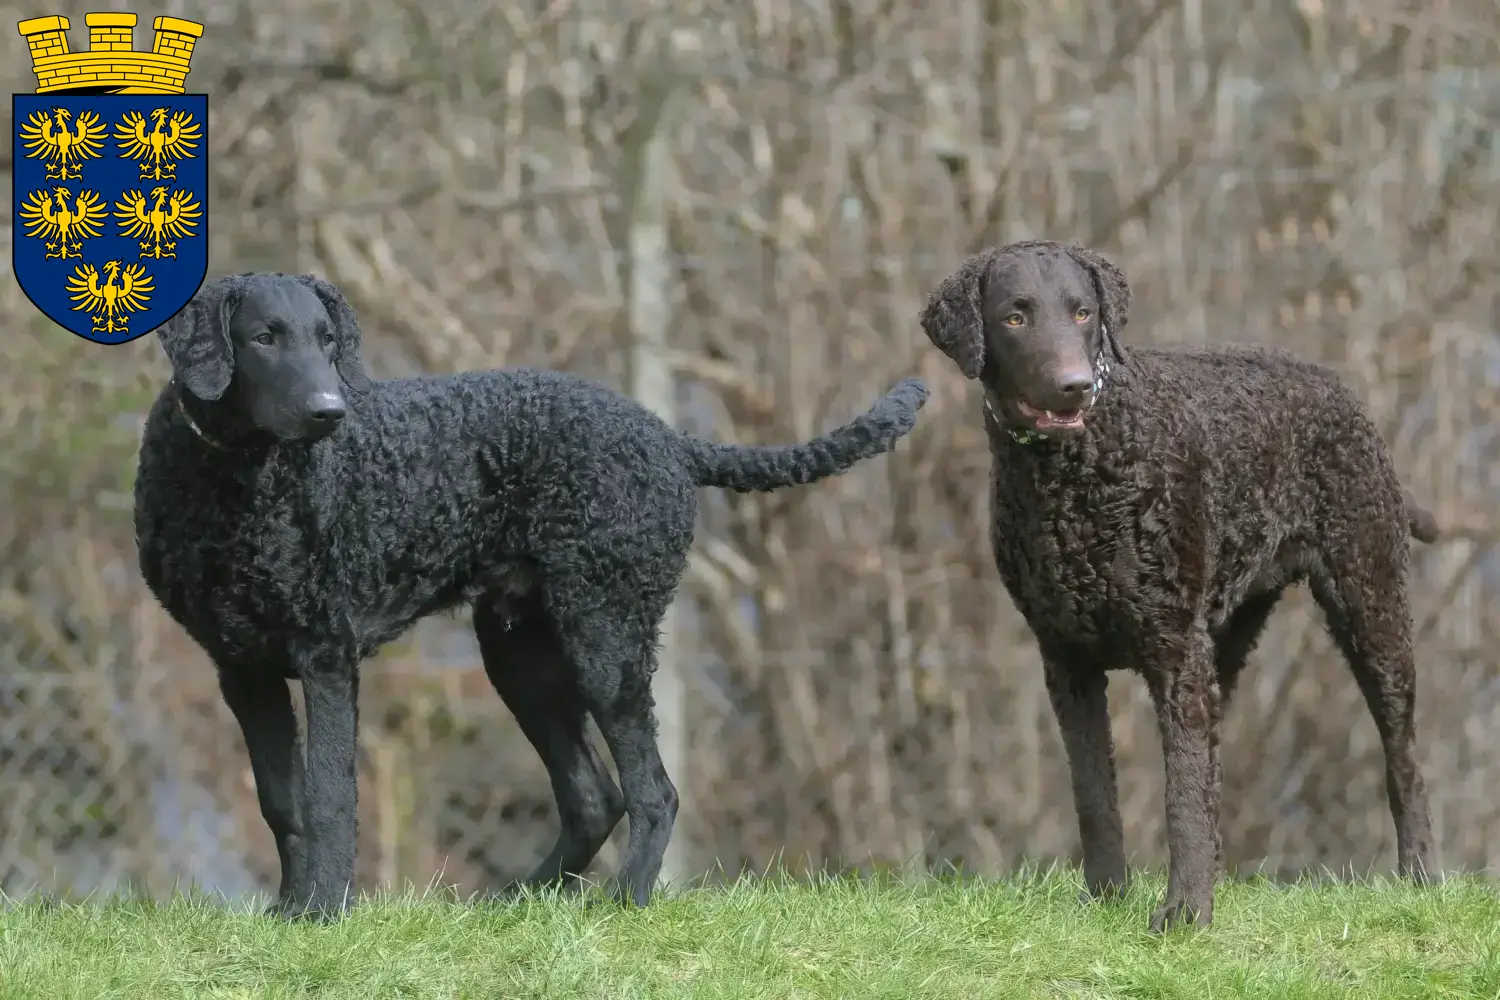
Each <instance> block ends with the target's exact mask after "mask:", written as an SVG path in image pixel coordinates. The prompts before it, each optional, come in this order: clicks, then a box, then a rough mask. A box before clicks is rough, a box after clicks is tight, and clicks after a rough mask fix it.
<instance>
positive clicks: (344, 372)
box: [135, 274, 927, 916]
mask: <svg viewBox="0 0 1500 1000" xmlns="http://www.w3.org/2000/svg"><path fill="white" fill-rule="evenodd" d="M160 338H161V342H162V345H163V347H164V348H165V351H166V354H167V356H168V358H169V360H170V361H171V363H172V367H173V370H174V378H173V380H172V381H171V382H170V383H169V384H168V385H167V387H166V388H165V389H164V390H163V391H162V393H161V394H160V396H159V397H158V398H157V400H156V403H155V405H154V406H153V407H152V409H151V412H150V416H149V418H148V420H147V423H146V428H145V433H144V439H143V441H142V445H141V451H140V467H139V476H138V478H137V481H136V492H135V519H136V539H137V545H138V548H139V554H140V565H141V570H142V572H143V574H144V577H145V580H146V582H147V584H148V585H149V586H150V588H151V590H152V591H153V592H154V593H155V595H156V596H157V598H158V599H159V600H160V601H161V603H162V605H163V606H164V607H165V608H166V610H167V611H168V612H169V613H170V614H171V616H172V617H173V618H174V619H176V620H177V621H178V622H179V623H180V624H181V625H182V626H183V628H184V629H185V630H186V631H187V632H188V634H189V635H191V636H192V638H193V639H194V640H196V641H197V642H198V643H199V644H200V645H201V646H202V647H203V648H204V650H205V651H206V652H207V653H208V654H209V656H210V657H211V658H212V659H213V661H214V663H215V664H216V666H217V668H218V672H219V678H220V685H221V689H222V691H223V694H224V698H225V700H226V702H227V703H228V705H229V707H230V709H231V710H232V711H233V713H234V715H235V716H236V719H237V720H238V722H239V724H240V726H241V728H242V730H243V732H244V737H245V742H246V745H247V749H248V751H249V756H250V761H251V766H252V770H253V773H254V776H255V782H256V789H257V793H258V796H259V799H260V805H261V810H262V813H263V815H264V817H265V819H266V822H267V824H268V825H269V826H270V828H271V830H272V831H273V833H274V835H275V838H276V844H277V850H278V854H279V856H280V860H281V867H282V877H281V885H280V890H279V893H278V901H277V904H276V908H277V909H278V910H279V911H280V912H282V913H285V914H302V913H312V914H317V915H325V916H326V915H330V914H333V913H336V912H339V911H341V910H342V909H343V908H344V907H345V906H346V905H347V902H346V894H347V889H348V886H349V883H350V880H351V878H352V875H353V864H354V850H355V801H356V789H355V784H356V783H355V758H356V749H355V748H356V699H357V692H358V672H357V666H358V664H359V662H360V661H361V660H362V659H364V658H365V657H366V656H368V655H370V654H371V653H372V652H373V651H374V650H375V649H376V648H377V647H379V646H380V645H381V644H382V643H385V642H388V641H390V640H391V639H393V638H395V637H396V636H397V635H399V634H400V633H401V632H403V631H404V630H405V629H406V628H407V627H409V626H410V625H411V624H412V623H413V622H414V621H416V620H417V619H419V618H421V617H423V616H426V615H430V614H433V613H434V612H438V611H441V610H443V609H447V608H452V607H454V606H457V605H460V604H462V603H464V602H472V605H473V620H474V628H475V631H476V633H477V634H478V638H479V643H480V648H481V651H482V654H483V659H484V666H485V670H486V672H487V673H488V675H489V678H490V680H491V682H492V683H493V684H494V687H495V689H496V690H497V691H498V692H499V694H500V696H501V697H502V698H503V699H504V701H505V703H506V705H507V706H508V707H509V708H510V709H511V711H512V712H513V713H514V714H515V717H516V719H517V721H518V722H519V724H520V725H521V727H522V729H523V730H524V731H525V733H526V736H527V737H528V739H529V740H530V741H531V743H532V744H533V745H534V746H535V748H536V750H537V752H538V754H539V755H540V756H541V758H542V760H543V761H544V762H545V764H546V766H547V770H548V772H549V774H550V776H551V780H552V785H553V789H554V792H555V794H556V798H557V804H558V811H559V813H560V818H561V827H562V829H561V832H560V833H559V835H558V838H557V842H556V845H555V846H554V848H553V849H552V851H551V853H550V854H549V855H548V856H547V858H546V859H545V860H544V861H542V862H541V864H540V865H539V866H538V868H537V869H536V870H535V871H534V872H533V873H532V874H531V875H530V876H529V877H528V881H529V882H532V883H570V882H572V881H573V878H574V875H575V873H577V872H580V871H582V870H584V869H585V868H586V866H587V865H588V864H589V862H590V861H591V860H592V859H593V857H594V856H595V854H596V853H597V852H598V850H599V848H600V847H601V846H602V844H603V843H604V840H605V838H606V837H608V835H609V833H610V831H611V830H612V829H613V828H614V826H615V825H616V824H617V823H618V821H619V819H620V818H621V816H622V815H625V814H628V815H629V817H630V839H629V846H628V850H627V855H626V859H625V862H624V865H623V868H622V872H621V874H620V876H619V879H618V882H617V885H616V889H615V892H616V895H617V896H618V897H619V898H621V899H622V900H627V901H634V902H636V903H642V904H643V903H645V902H646V901H647V899H648V894H649V892H650V890H651V887H652V884H653V882H654V881H655V879H656V876H657V874H658V872H659V870H660V866H661V859H662V854H663V852H664V850H665V848H666V845H667V841H668V838H669V836H670V833H671V827H672V824H673V820H674V818H675V816H676V808H677V795H676V791H675V789H674V788H673V786H672V783H671V781H670V779H669V778H668V776H667V774H666V772H665V771H664V769H663V767H662V764H661V759H660V757H659V755H658V752H657V745H656V738H655V723H654V720H653V717H652V698H651V693H650V687H649V684H650V677H651V674H652V671H653V669H654V666H655V655H656V643H657V638H658V626H659V624H660V622H661V620H662V617H663V615H664V613H665V612H666V610H667V607H668V605H669V603H670V602H671V601H672V598H673V593H674V591H675V589H676V587H677V585H678V582H679V580H680V578H681V576H682V574H683V571H684V569H685V567H686V562H687V552H688V547H689V545H690V543H691V540H692V536H693V529H694V522H695V518H696V510H697V507H696V495H695V492H694V490H695V487H698V486H718V487H725V488H729V489H734V490H740V491H750V490H774V489H778V488H781V487H786V486H793V485H798V484H804V483H812V482H815V481H817V480H820V479H823V478H825V477H828V476H832V475H837V474H839V473H841V472H844V471H846V470H847V469H849V468H850V467H851V466H852V465H853V464H854V463H856V462H858V461H860V460H862V459H865V458H868V457H871V456H874V455H878V454H881V453H883V452H885V451H888V450H889V449H890V448H892V447H893V446H894V444H895V443H896V441H897V440H899V439H900V438H901V437H902V436H903V435H905V434H906V433H907V432H908V431H910V430H911V429H912V427H913V425H914V423H915V420H916V413H917V410H919V409H920V408H921V406H922V405H923V403H924V401H925V400H926V398H927V391H926V389H925V388H924V387H923V385H922V383H921V382H920V381H918V380H915V379H907V380H904V381H902V382H900V383H898V384H897V385H896V386H895V388H894V389H893V390H892V391H891V393H890V394H889V395H887V396H886V397H885V398H884V399H883V400H882V401H881V402H879V403H878V404H877V405H876V406H875V407H874V408H873V409H871V410H870V411H869V412H868V413H866V414H865V415H864V416H862V417H860V418H858V419H857V420H855V421H854V422H852V423H850V424H848V425H846V426H844V427H841V428H839V429H837V430H834V431H833V432H831V433H829V434H827V435H825V436H823V437H819V438H817V439H815V440H813V441H811V442H809V443H806V444H801V445H794V446H785V447H740V446H726V445H719V444H713V443H709V442H706V441H702V440H698V439H695V438H692V437H689V436H686V435H684V434H681V433H679V432H678V431H675V430H673V429H672V428H671V427H669V426H667V425H666V424H665V423H663V422H662V421H661V420H659V419H658V418H657V417H656V416H654V415H653V414H652V413H651V412H650V411H648V410H646V409H645V408H643V407H641V406H640V405H638V404H636V403H635V402H632V401H631V400H629V399H626V398H624V397H622V396H620V395H618V394H616V393H614V392H611V391H610V390H608V389H606V388H604V387H602V386H600V385H597V384H594V383H592V382H588V381H585V380H583V379H581V378H577V377H574V376H571V375H567V374H562V373H558V372H551V371H541V370H532V369H515V370H506V371H485V372H467V373H463V374H457V375H449V376H443V377H430V378H405V379H393V380H387V381H374V382H372V381H371V380H370V379H369V378H368V377H367V376H366V375H365V372H364V369H363V366H362V363H361V361H360V355H359V349H360V331H359V327H358V325H357V323H356V319H355V316H354V313H353V311H352V310H351V309H350V307H349V306H348V305H347V304H346V303H345V301H344V299H343V297H342V295H341V294H340V293H339V292H338V290H337V289H336V288H335V287H334V286H332V285H330V284H328V283H327V282H325V281H322V280H320V279H317V278H314V277H312V276H310V275H299V276H287V275H279V274H252V275H239V276H234V277H230V278H224V279H219V280H215V281H212V282H209V283H208V284H206V285H205V286H204V288H203V289H202V291H201V292H200V293H199V294H198V296H197V297H196V298H195V299H194V300H193V302H192V303H191V304H190V305H189V307H188V308H187V310H185V311H184V312H183V313H182V314H180V315H179V316H178V317H177V318H175V319H174V320H173V321H172V322H170V323H169V324H167V325H166V326H165V327H163V328H162V329H161V330H160ZM346 410H347V417H345V416H344V413H345V411H346ZM290 678H300V679H301V681H302V684H303V696H304V699H305V705H306V709H307V717H308V719H307V722H308V736H307V752H306V760H305V762H304V760H303V755H302V753H301V752H300V747H299V738H298V734H297V726H296V722H295V717H294V715H293V709H292V702H291V699H290V695H289V691H288V688H287V684H286V681H287V679H290ZM587 714H591V715H592V716H593V717H594V719H595V720H596V721H597V722H598V724H599V727H600V729H601V731H602V732H603V735H604V737H605V740H606V742H607V744H608V746H609V749H610V752H611V754H612V756H613V757H614V759H615V763H616V765H617V767H618V770H619V775H620V788H617V787H616V785H615V783H614V782H613V781H612V780H611V778H610V776H609V773H608V771H607V770H606V769H605V767H604V764H603V762H602V761H601V760H600V758H599V756H598V754H597V753H596V752H595V750H594V749H593V746H592V745H591V743H590V742H589V740H588V738H587V736H586V733H585V729H584V724H585V716H586V715H587ZM621 789H623V796H622V794H621Z"/></svg>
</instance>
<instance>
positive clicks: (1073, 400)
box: [1057, 368, 1094, 406]
mask: <svg viewBox="0 0 1500 1000" xmlns="http://www.w3.org/2000/svg"><path fill="white" fill-rule="evenodd" d="M1093 387H1094V373H1093V372H1091V371H1089V370H1088V369H1087V368H1070V369H1068V370H1067V371H1065V372H1063V373H1062V374H1061V375H1059V376H1058V378H1057V394H1058V396H1059V397H1060V399H1061V400H1065V401H1066V402H1067V405H1068V406H1082V405H1083V401H1084V400H1085V399H1086V398H1088V394H1089V390H1091V389H1093Z"/></svg>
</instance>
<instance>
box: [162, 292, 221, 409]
mask: <svg viewBox="0 0 1500 1000" xmlns="http://www.w3.org/2000/svg"><path fill="white" fill-rule="evenodd" d="M240 285H241V281H240V279H239V278H238V277H224V278H214V279H213V280H212V281H206V282H204V283H203V287H201V288H199V289H198V294H196V295H194V296H193V297H192V299H191V300H190V301H189V302H188V304H187V305H186V306H184V307H183V308H182V311H181V312H180V313H178V314H177V315H176V316H173V317H172V318H171V319H169V320H167V321H166V322H165V323H163V324H162V325H161V326H160V327H158V328H157V331H156V335H157V337H158V338H159V339H160V340H161V346H162V350H163V351H165V352H166V355H167V360H168V361H170V362H171V363H172V375H173V377H175V378H176V379H177V381H179V382H181V383H182V384H183V385H184V386H186V387H187V390H188V392H191V393H192V394H193V395H194V396H197V397H198V398H199V399H202V400H207V401H210V402H212V401H213V400H215V399H218V398H219V397H220V396H222V395H224V390H225V389H227V388H229V381H230V379H232V378H233V377H234V344H233V343H232V342H231V341H230V339H229V319H230V317H231V316H233V315H234V308H235V306H236V305H237V304H238V303H239V292H240Z"/></svg>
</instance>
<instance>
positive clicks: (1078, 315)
mask: <svg viewBox="0 0 1500 1000" xmlns="http://www.w3.org/2000/svg"><path fill="white" fill-rule="evenodd" d="M1092 315H1094V314H1093V313H1092V312H1090V311H1089V310H1087V309H1084V308H1080V309H1079V310H1078V311H1077V312H1075V313H1074V314H1073V318H1074V319H1076V320H1077V321H1078V322H1080V323H1087V322H1088V321H1089V317H1090V316H1092Z"/></svg>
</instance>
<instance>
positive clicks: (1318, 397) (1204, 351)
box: [921, 241, 1437, 930]
mask: <svg viewBox="0 0 1500 1000" xmlns="http://www.w3.org/2000/svg"><path fill="white" fill-rule="evenodd" d="M1129 307H1130V289H1129V286H1128V285H1127V284H1126V282H1125V276H1124V274H1123V273H1122V272H1121V271H1120V269H1119V268H1117V267H1115V266H1114V265H1113V264H1111V263H1110V262H1108V261H1107V260H1105V259H1104V258H1103V257H1101V256H1100V255H1099V254H1097V253H1094V252H1093V251H1090V250H1086V249H1083V248H1081V247H1070V246H1062V245H1060V244H1057V243H1050V242H1040V241H1036V242H1025V243H1014V244H1011V245H1009V246H1005V247H1000V248H998V249H990V250H987V251H985V252H983V253H980V254H977V255H976V256H973V257H971V258H969V259H968V260H966V261H964V263H963V264H962V266H961V267H960V268H959V269H958V271H957V272H956V273H954V274H952V275H950V276H949V277H948V278H946V279H945V280H944V281H943V282H942V283H941V284H940V285H939V286H938V287H937V289H936V290H935V291H934V292H933V294H932V296H931V297H930V299H929V301H928V303H927V306H926V308H925V309H924V311H923V313H922V317H921V322H922V328H923V330H925V331H926V333H927V336H928V337H929V338H930V339H931V340H932V342H933V343H934V344H935V345H937V347H938V348H940V349H941V350H942V351H943V352H944V353H945V354H947V355H948V357H950V358H951V359H952V360H953V361H954V362H955V363H956V364H957V365H958V366H959V368H960V369H961V370H962V371H963V373H964V374H965V375H966V376H968V377H969V378H971V379H978V380H979V381H980V383H981V384H982V385H983V387H984V400H985V404H984V410H985V413H984V421H985V428H986V430H987V432H988V436H989V442H990V450H991V453H992V455H993V465H992V473H991V489H990V498H991V507H992V509H991V518H992V522H993V527H992V533H991V544H992V545H993V548H994V553H995V564H996V566H997V567H998V568H999V570H1000V576H1001V578H1002V579H1003V580H1004V583H1005V587H1006V589H1007V591H1009V593H1010V595H1011V598H1012V599H1013V600H1014V601H1015V602H1016V606H1017V607H1018V608H1019V609H1020V611H1021V613H1022V614H1023V615H1025V617H1026V621H1027V623H1028V624H1029V625H1030V627H1031V630H1032V632H1033V633H1034V634H1035V635H1036V639H1037V644H1038V646H1039V648H1040V651H1041V656H1042V660H1043V663H1044V665H1045V669H1046V677H1047V690H1048V692H1049V693H1050V695H1051V699H1052V707H1053V709H1054V711H1055V712H1056V714H1057V720H1058V724H1059V727H1060V729H1061V731H1062V737H1063V743H1064V745H1065V747H1066V750H1067V756H1068V763H1069V766H1070V768H1071V770H1072V777H1073V796H1074V803H1075V805H1076V807H1077V811H1078V826H1079V832H1080V835H1081V839H1082V842H1083V863H1084V874H1085V878H1086V880H1087V883H1088V889H1089V892H1090V893H1092V894H1093V895H1094V896H1100V897H1103V896H1107V895H1112V894H1114V893H1116V892H1118V891H1119V890H1121V889H1123V888H1124V886H1125V884H1126V877H1127V876H1126V865H1125V846H1124V838H1123V832H1122V830H1121V823H1120V811H1119V804H1118V790H1117V786H1116V780H1115V762H1114V748H1113V743H1112V740H1111V737H1110V731H1109V715H1108V713H1107V710H1106V701H1105V698H1106V694H1105V688H1106V684H1107V679H1106V673H1105V671H1107V670H1110V669H1129V670H1134V671H1137V672H1139V673H1140V674H1141V675H1142V676H1143V677H1144V678H1145V679H1146V683H1147V685H1148V686H1149V688H1150V691H1151V697H1152V700H1153V701H1154V703H1155V705H1156V714H1157V720H1158V723H1159V725H1160V729H1161V738H1162V744H1163V749H1164V751H1165V757H1166V807H1167V842H1168V847H1169V849H1170V852H1171V867H1170V873H1169V876H1168V882H1167V897H1166V901H1165V904H1164V905H1163V906H1162V907H1161V908H1160V909H1158V910H1157V911H1156V912H1155V914H1154V915H1153V916H1152V918H1151V926H1152V928H1153V929H1155V930H1161V929H1163V928H1164V927H1165V926H1167V925H1168V924H1171V923H1174V922H1178V921H1185V922H1196V923H1197V924H1199V925H1207V924H1208V923H1210V922H1211V920H1212V918H1213V886H1214V879H1215V877H1216V875H1217V873H1218V871H1219V870H1220V868H1221V867H1222V865H1223V844H1222V841H1221V839H1220V835H1219V830H1218V811H1219V794H1220V783H1221V782H1220V767H1219V740H1218V724H1219V719H1220V712H1221V709H1222V707H1223V704H1224V702H1226V701H1227V700H1228V699H1229V696H1230V693H1231V692H1232V691H1233V689H1234V684H1235V680H1236V678H1237V677H1238V676H1239V673H1240V671H1241V669H1243V667H1244V666H1245V660H1246V658H1247V657H1248V656H1249V654H1250V651H1251V649H1252V648H1253V647H1254V646H1255V643H1256V640H1257V639H1258V638H1259V636H1260V634H1261V631H1262V629H1263V628H1264V627H1265V624H1266V619H1267V618H1268V617H1269V616H1270V614H1271V609H1272V608H1273V607H1274V606H1275V604H1276V601H1277V599H1278V598H1279V597H1280V596H1281V594H1282V592H1283V591H1285V590H1286V588H1287V587H1288V586H1290V585H1292V584H1293V583H1295V582H1298V581H1303V580H1305V581H1306V582H1307V583H1308V584H1309V585H1310V586H1311V588H1312V593H1313V594H1314V596H1315V597H1316V599H1317V602H1318V604H1319V605H1320V606H1321V607H1322V609H1323V611H1324V614H1325V616H1326V617H1327V620H1328V624H1329V627H1330V629H1331V631H1332V633H1333V636H1334V639H1335V640H1336V641H1337V643H1338V645H1339V648H1340V649H1341V650H1342V651H1343V653H1344V656H1345V657H1346V658H1347V660H1348V662H1349V666H1350V668H1351V669H1352V670H1353V672H1354V676H1355V679H1356V680H1357V681H1358V683H1359V686H1360V690H1361V691H1362V692H1363V693H1364V696H1365V699H1366V701H1367V702H1368V704H1369V707H1370V711H1371V713H1372V714H1373V715H1374V717H1375V724H1376V726H1377V727H1378V728H1379V731H1380V738H1381V741H1382V743H1383V745H1384V748H1385V757H1386V788H1387V790H1388V793H1389V796H1390V804H1391V812H1392V814H1393V815H1394V817H1395V822H1396V837H1397V844H1398V848H1397V851H1398V857H1399V864H1400V869H1401V871H1402V872H1403V873H1405V874H1408V875H1411V876H1413V877H1415V878H1417V879H1425V878H1426V877H1427V875H1428V873H1429V872H1430V871H1431V865H1432V831H1431V821H1430V819H1429V817H1428V809H1427V793H1426V791H1425V788H1424V786H1423V782H1422V776H1421V774H1420V772H1419V770H1418V767H1417V755H1416V748H1415V746H1414V736H1413V725H1412V714H1413V713H1412V706H1413V697H1414V688H1415V686H1416V675H1415V671H1414V668H1413V665H1412V637H1411V629H1412V626H1411V615H1410V612H1409V610H1408V607H1407V598H1406V590H1405V586H1406V572H1407V562H1408V558H1409V555H1408V551H1407V547H1408V541H1407V536H1408V534H1412V535H1415V536H1416V537H1417V538H1419V539H1421V540H1423V541H1431V540H1433V539H1434V538H1435V537H1436V532H1437V529H1436V525H1435V524H1434V523H1433V521H1432V518H1431V515H1429V514H1427V513H1426V512H1424V511H1421V510H1420V509H1419V508H1417V507H1416V506H1415V505H1414V504H1413V503H1412V501H1411V498H1410V497H1409V496H1408V495H1406V494H1405V492H1404V491H1403V490H1402V488H1401V485H1400V483H1399V482H1398V481H1397V479H1396V473H1395V471H1394V469H1393V467H1392V464H1391V460H1390V457H1389V455H1388V454H1387V452H1386V449H1385V447H1384V446H1383V445H1382V443H1381V440H1380V435H1379V434H1378V432H1377V430H1376V428H1375V426H1374V425H1373V424H1372V423H1371V422H1370V420H1369V419H1368V418H1367V417H1366V416H1365V413H1364V411H1363V409H1362V408H1361V406H1360V404H1359V401H1358V400H1357V399H1356V398H1355V397H1354V395H1353V394H1352V393H1351V392H1350V391H1349V390H1348V389H1347V388H1346V387H1345V386H1343V385H1342V384H1341V383H1340V382H1339V381H1338V379H1337V378H1336V377H1335V376H1334V375H1333V373H1332V372H1330V371H1328V370H1326V369H1324V368H1321V367H1319V366H1316V365H1312V364H1307V363H1304V362H1302V361H1298V360H1297V359H1296V358H1294V357H1292V356H1291V355H1289V354H1286V353H1283V352H1279V351H1270V350H1256V349H1250V348H1228V347H1226V348H1197V349H1186V350H1172V351H1167V350H1148V349H1144V348H1141V349H1131V350H1130V351H1129V352H1128V353H1127V352H1126V351H1125V350H1124V349H1123V347H1122V346H1121V343H1120V332H1121V331H1122V330H1123V328H1124V326H1125V322H1126V318H1127V314H1128V312H1129Z"/></svg>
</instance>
